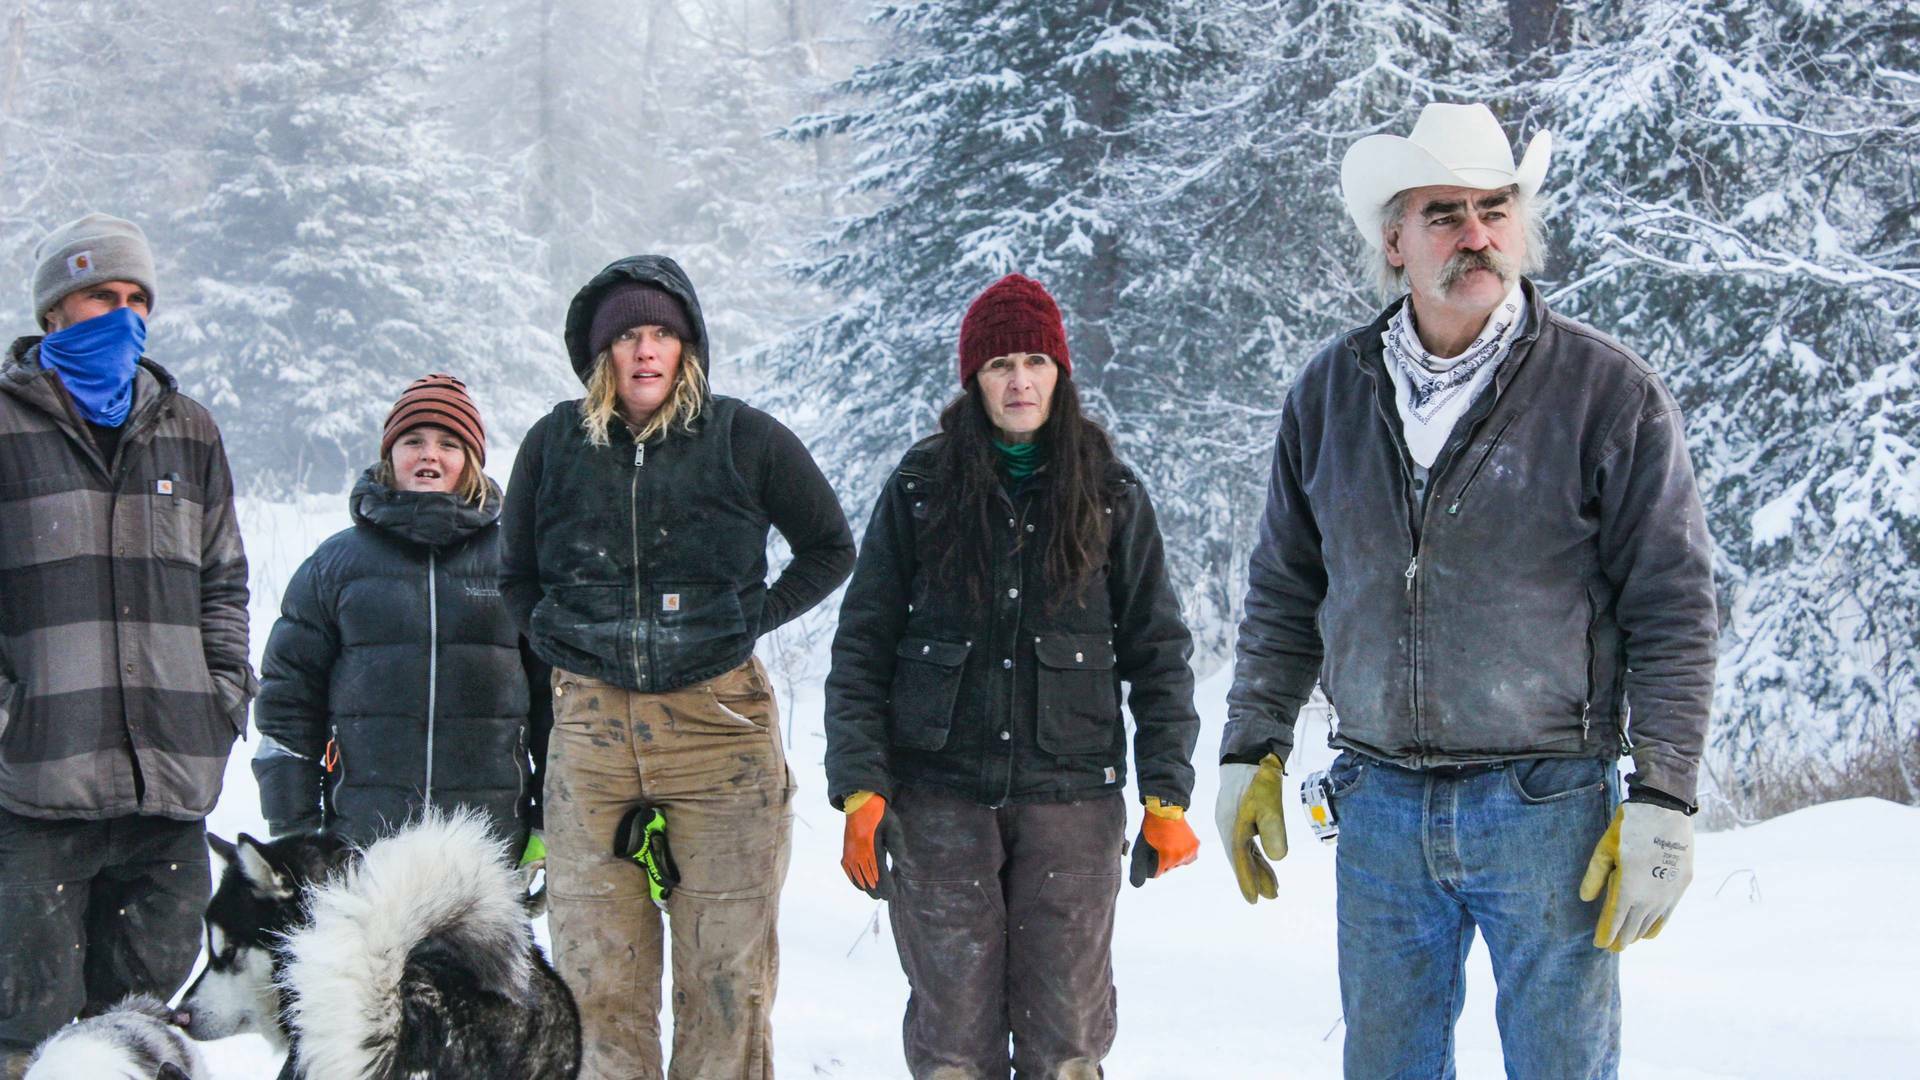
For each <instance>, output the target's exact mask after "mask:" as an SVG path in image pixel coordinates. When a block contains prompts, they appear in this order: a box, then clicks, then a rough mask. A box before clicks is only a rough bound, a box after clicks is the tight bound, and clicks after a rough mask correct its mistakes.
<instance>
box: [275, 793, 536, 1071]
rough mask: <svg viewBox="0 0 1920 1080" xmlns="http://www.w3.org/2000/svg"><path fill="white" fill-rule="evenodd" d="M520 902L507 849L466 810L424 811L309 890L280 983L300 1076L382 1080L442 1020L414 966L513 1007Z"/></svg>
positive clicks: (522, 976)
mask: <svg viewBox="0 0 1920 1080" xmlns="http://www.w3.org/2000/svg"><path fill="white" fill-rule="evenodd" d="M524 896H525V890H524V888H523V887H522V885H521V883H520V879H519V877H518V876H517V875H516V874H515V873H514V871H513V868H512V867H511V866H510V865H509V863H508V861H507V852H506V848H505V846H504V845H503V844H502V842H501V841H500V839H499V838H498V837H496V836H494V835H493V833H492V832H491V831H490V830H489V829H488V828H487V826H486V823H485V819H484V818H483V817H481V816H480V815H479V814H477V813H473V812H468V811H460V812H456V813H454V814H451V815H448V814H442V813H439V812H437V811H429V812H428V813H427V814H426V816H425V817H423V818H422V819H421V820H419V821H417V822H415V823H413V824H410V825H408V826H407V827H406V828H403V829H401V830H400V831H399V832H397V833H394V834H393V835H392V836H388V837H384V838H382V839H380V840H378V841H376V842H375V843H374V844H373V845H372V846H371V847H369V848H367V850H366V853H365V855H364V856H363V857H362V858H361V859H359V860H358V861H355V862H352V863H349V864H348V866H347V868H346V869H345V870H344V871H343V872H342V873H341V874H340V875H338V876H336V877H334V878H332V879H330V880H329V881H327V882H326V883H325V884H323V885H320V886H318V887H317V888H315V889H314V890H313V892H312V893H311V894H310V895H309V900H308V903H309V909H310V911H311V914H312V918H311V921H310V922H309V923H308V924H307V925H306V926H304V927H302V928H301V929H300V930H298V931H297V932H295V933H293V934H292V935H290V936H289V937H288V938H287V946H286V955H287V956H288V958H289V959H288V962H287V964H286V966H285V967H284V969H283V970H282V972H281V976H280V985H281V988H282V989H283V990H284V991H285V992H286V993H287V995H288V1001H289V1005H288V1009H287V1018H288V1020H289V1022H290V1023H289V1026H290V1027H291V1028H292V1029H293V1031H294V1033H295V1050H294V1052H295V1053H296V1054H298V1055H299V1059H300V1067H301V1068H302V1069H303V1070H304V1073H303V1075H305V1076H308V1077H313V1078H316V1080H319V1078H328V1077H384V1076H388V1075H390V1074H391V1072H392V1068H393V1065H394V1062H395V1057H396V1054H397V1053H398V1051H399V1048H400V1045H401V1043H402V1041H403V1040H410V1041H411V1040H414V1039H417V1038H418V1036H419V1035H420V1034H422V1032H421V1031H420V1025H421V1022H422V1021H429V1022H430V1018H432V1017H435V1016H437V1015H438V1014H439V1012H440V1009H439V1002H438V1001H437V1000H433V999H432V995H433V994H434V993H435V991H434V989H433V986H432V980H431V979H423V978H421V977H420V975H421V972H420V970H419V969H420V968H421V966H422V965H423V964H424V965H426V966H429V967H438V966H444V965H453V966H456V967H458V968H460V969H462V970H464V971H465V972H467V973H469V974H470V975H471V976H472V977H473V978H475V979H476V980H477V981H478V982H479V983H480V985H484V986H491V987H498V988H501V989H502V990H504V991H506V992H508V993H509V994H510V995H511V996H513V997H515V998H519V997H523V996H524V995H525V994H526V992H527V986H528V980H529V979H530V977H531V974H532V963H531V960H530V959H529V952H528V948H529V945H530V944H531V942H532V940H533V938H532V930H531V929H530V928H529V926H528V924H527V916H526V909H525V907H524V906H523V903H522V901H523V898H524Z"/></svg>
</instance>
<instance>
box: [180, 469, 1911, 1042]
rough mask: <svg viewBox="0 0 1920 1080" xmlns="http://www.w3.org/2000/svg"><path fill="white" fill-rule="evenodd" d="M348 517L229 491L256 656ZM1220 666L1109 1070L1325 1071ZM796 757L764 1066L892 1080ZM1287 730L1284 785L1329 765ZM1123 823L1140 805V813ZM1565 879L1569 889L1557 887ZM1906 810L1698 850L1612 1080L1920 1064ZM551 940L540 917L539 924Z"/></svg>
mask: <svg viewBox="0 0 1920 1080" xmlns="http://www.w3.org/2000/svg"><path fill="white" fill-rule="evenodd" d="M346 523H347V517H346V509H345V500H344V499H343V498H338V497H332V498H325V499H314V500H310V501H308V502H306V503H303V504H301V505H298V506H289V505H273V504H265V503H259V502H251V501H248V502H243V504H242V506H241V524H242V527H243V529H244V530H245V535H246V538H247V549H248V554H249V556H250V558H251V559H252V561H253V589H254V599H253V642H254V651H255V658H256V660H257V659H258V655H259V650H260V649H261V647H262V646H263V645H264V643H265V641H266V636H267V631H268V630H269V629H270V628H271V627H272V625H273V618H274V615H275V612H276V610H277V607H278V603H279V596H280V591H281V589H282V587H283V586H284V584H285V582H286V580H287V578H288V576H289V575H291V573H292V572H293V570H294V568H295V567H296V566H298V565H299V562H300V560H301V559H302V558H304V557H305V556H306V554H307V553H308V552H309V551H311V550H312V549H313V547H314V545H315V544H317V543H318V542H319V541H320V540H321V539H322V538H324V537H325V536H326V535H328V534H329V533H331V532H332V531H333V530H335V529H338V528H341V527H344V526H345V525H346ZM1228 677H1229V674H1228V673H1227V672H1224V671H1223V672H1221V673H1219V674H1217V675H1215V676H1214V677H1212V678H1210V679H1208V680H1207V681H1206V682H1204V683H1202V684H1201V687H1200V692H1199V702H1200V711H1201V716H1202V717H1203V719H1204V721H1205V730H1204V731H1203V732H1202V734H1201V737H1200V748H1201V749H1200V754H1199V755H1198V757H1199V759H1200V761H1201V767H1200V769H1199V774H1200V780H1199V789H1198V791H1197V792H1196V793H1195V803H1196V806H1197V807H1198V808H1199V809H1200V811H1201V812H1200V814H1199V815H1198V816H1197V818H1196V821H1195V828H1196V831H1197V832H1199V834H1200V836H1201V841H1202V844H1203V845H1204V846H1203V848H1202V851H1201V857H1200V862H1199V863H1198V864H1196V865H1194V866H1191V867H1187V868H1184V869H1182V870H1179V871H1176V872H1175V873H1174V874H1172V875H1170V876H1168V877H1166V878H1163V879H1161V880H1159V881H1156V882H1153V883H1151V884H1149V885H1148V886H1147V887H1146V888H1144V889H1139V890H1136V889H1133V888H1130V887H1123V890H1122V895H1121V897H1120V914H1119V927H1118V931H1117V935H1116V943H1115V949H1114V953H1115V955H1114V966H1115V975H1116V979H1117V982H1118V985H1119V992H1120V1036H1119V1041H1118V1042H1117V1043H1116V1045H1115V1047H1114V1051H1113V1054H1112V1056H1111V1057H1110V1058H1109V1059H1108V1060H1107V1071H1108V1074H1109V1075H1111V1076H1115V1077H1122V1078H1128V1077H1147V1078H1155V1080H1158V1078H1168V1080H1173V1078H1195V1080H1199V1078H1207V1080H1219V1078H1232V1080H1239V1078H1255V1077H1261V1078H1265V1077H1276V1078H1278V1077H1302V1078H1305V1077H1337V1076H1339V1075H1340V1038H1341V1031H1340V1026H1339V1021H1340V1003H1339V986H1338V982H1337V979H1336V976H1335V968H1334V917H1333V849H1332V848H1329V847H1323V846H1322V845H1320V844H1318V843H1316V842H1315V841H1314V839H1313V836H1312V833H1311V832H1309V831H1308V829H1307V827H1306V823H1305V820H1304V819H1303V818H1302V817H1301V816H1300V812H1299V811H1300V808H1299V806H1298V804H1297V803H1294V804H1293V805H1291V806H1290V807H1289V814H1290V820H1289V822H1288V836H1289V838H1290V839H1291V840H1292V844H1293V852H1292V854H1291V855H1290V856H1289V857H1288V858H1287V859H1286V861H1285V862H1283V863H1281V864H1280V866H1279V868H1278V869H1279V876H1280V889H1281V896H1280V899H1279V900H1278V901H1277V902H1273V901H1263V902H1262V903H1261V904H1260V905H1259V906H1258V907H1257V908H1254V907H1248V906H1247V905H1246V904H1245V903H1244V902H1242V901H1241V899H1240V895H1239V892H1238V890H1237V889H1236V888H1235V886H1234V883H1233V876H1232V873H1231V871H1230V870H1229V869H1228V868H1227V866H1226V863H1225V862H1224V860H1223V859H1222V858H1221V855H1220V849H1219V844H1218V842H1217V840H1216V839H1215V836H1214V832H1213V828H1212V825H1211V808H1212V806H1213V797H1214V788H1215V785H1214V777H1213V774H1212V770H1211V769H1210V768H1208V767H1207V766H1206V765H1205V761H1206V760H1207V757H1208V753H1209V751H1210V750H1211V748H1212V747H1214V746H1216V745H1217V743H1218V740H1219V735H1220V728H1221V725H1222V724H1223V723H1224V721H1225V715H1226V705H1225V696H1226V689H1227V681H1228ZM781 706H782V708H783V709H788V710H792V711H793V714H794V715H793V721H794V723H793V729H794V739H793V743H794V745H793V746H792V747H791V748H790V756H791V760H792V762H793V769H794V773H795V775H796V776H797V777H798V779H799V782H800V794H799V796H798V798H797V800H796V803H795V810H796V821H795V825H794V835H793V868H792V872H791V874H790V876H789V877H788V879H787V885H786V891H785V893H784V894H783V898H782V911H781V920H782V921H781V931H782V934H781V985H780V997H779V1001H778V1004H777V1005H776V1007H775V1011H774V1037H775V1047H776V1051H775V1057H776V1065H777V1069H778V1072H779V1073H780V1075H782V1076H789V1077H841V1078H854V1080H876V1078H885V1077H898V1076H904V1075H905V1070H904V1068H903V1066H902V1063H901V1057H900V1047H899V1032H900V1010H901V1007H902V1006H903V1005H904V1003H905V1001H906V993H907V989H906V981H905V979H904V978H903V977H902V976H901V974H900V967H899V964H898V962H897V961H896V960H895V958H894V953H893V943H892V941H891V940H890V936H889V933H888V930H887V924H886V919H885V917H884V913H883V912H882V911H881V910H880V905H879V904H877V903H876V902H874V901H871V900H869V899H867V898H866V897H865V896H863V895H861V894H860V893H858V892H855V891H854V890H853V889H852V888H851V887H850V886H849V885H847V883H846V880H845V879H844V878H843V877H842V876H841V873H840V868H839V856H840V820H839V819H840V815H839V814H838V813H837V812H836V811H834V810H833V809H832V808H831V807H829V806H828V805H827V803H826V800H825V797H824V792H823V787H824V782H823V777H822V773H821V768H820V761H821V757H822V753H823V750H824V747H825V740H824V737H823V736H822V734H821V698H820V693H819V688H818V686H817V685H816V686H814V687H812V688H810V689H808V690H807V691H805V692H803V693H802V694H801V696H800V697H799V699H798V700H797V701H782V702H781ZM1324 736H1325V731H1324V730H1323V729H1322V730H1303V731H1302V732H1301V737H1300V742H1301V749H1300V750H1299V751H1298V752H1297V753H1296V756H1295V759H1294V760H1293V761H1292V762H1290V763H1289V764H1290V770H1291V772H1292V773H1294V774H1295V775H1304V774H1305V772H1306V771H1307V770H1309V769H1312V768H1319V767H1321V765H1323V764H1324V763H1325V762H1326V761H1327V760H1330V759H1331V757H1332V754H1331V752H1330V751H1328V750H1327V749H1326V747H1325V745H1324V742H1325V739H1324ZM251 754H252V743H251V740H250V741H249V743H248V744H247V745H243V746H241V747H238V748H237V749H236V751H235V754H234V758H233V761H232V762H231V764H230V766H229V768H228V770H227V787H226V791H225V794H224V796H223V797H222V799H221V802H220V805H219V807H218V808H217V809H216V810H215V812H214V814H213V817H212V819H211V822H210V824H211V827H212V828H213V829H214V831H216V832H218V833H220V834H222V835H224V836H227V837H228V838H231V837H232V836H233V835H234V833H236V832H239V831H252V832H254V833H255V834H256V835H264V831H263V827H262V824H261V819H260V816H259V806H258V799H257V797H256V789H255V787H254V783H253V777H252V774H251V772H250V771H249V770H248V767H247V759H248V758H249V757H250V756H251ZM1133 816H1134V823H1133V825H1132V826H1130V831H1131V829H1132V828H1137V826H1138V817H1139V810H1138V808H1137V807H1135V808H1134V811H1133ZM1567 887H1568V888H1573V887H1574V883H1573V882H1568V885H1567ZM1915 896H1920V809H1914V808H1911V807H1904V806H1897V805H1894V804H1891V803H1886V802H1881V801H1878V800H1855V801H1851V802H1843V803H1832V804H1828V805H1824V806H1818V807H1813V808H1811V809H1807V810H1802V811H1800V812H1798V813H1794V814H1789V815H1787V816H1785V817H1781V818H1777V819H1774V820H1772V821H1768V822H1765V823H1763V824H1761V825H1758V826H1754V827H1752V828H1747V829H1741V830H1737V831H1733V832H1723V833H1712V834H1706V835H1703V836H1701V837H1700V842H1699V853H1698V863H1697V870H1696V878H1695V881H1694V885H1693V889H1692V891H1691V892H1690V893H1689V894H1688V896H1687V898H1686V900H1685V901H1684V902H1683V903H1682V905H1681V907H1680V910H1679V912H1678V913H1677V915H1676V916H1675V918H1674V921H1673V923H1672V924H1671V926H1670V927H1669V929H1668V930H1667V931H1666V932H1665V933H1664V934H1663V935H1662V936H1661V937H1660V938H1659V939H1658V940H1655V941H1652V942H1646V943H1642V944H1638V945H1634V946H1632V947H1631V948H1629V949H1628V950H1627V951H1626V953H1625V954H1624V959H1623V961H1622V972H1623V974H1622V978H1623V981H1624V988H1623V994H1624V999H1625V1009H1626V1021H1625V1023H1626V1027H1625V1055H1624V1063H1623V1067H1622V1074H1623V1075H1625V1076H1628V1077H1632V1078H1659V1080H1704V1078H1709V1077H1811V1076H1819V1077H1829V1078H1839V1077H1863V1078H1865V1077H1874V1078H1882V1077H1891V1076H1913V1075H1916V1072H1915V1070H1916V1069H1917V1068H1920V1066H1917V1065H1916V1062H1920V992H1916V990H1915V987H1914V982H1913V980H1914V976H1915V973H1916V972H1920V934H1916V933H1915V932H1914V930H1913V926H1912V919H1911V916H1910V912H1911V911H1912V908H1910V907H1909V906H1908V905H1909V904H1911V903H1912V902H1913V898H1914V897H1915ZM541 930H542V932H543V933H544V927H542V928H541ZM1458 1046H1459V1059H1460V1073H1461V1075H1462V1076H1465V1077H1486V1076H1498V1075H1502V1071H1501V1067H1500V1050H1499V1040H1498V1037H1497V1035H1496V1033H1495V1029H1494V1020H1493V981H1492V975H1491V973H1490V971H1489V969H1488V967H1487V960H1486V951H1485V949H1484V948H1482V947H1480V946H1478V945H1476V946H1475V950H1474V953H1473V956H1472V959H1471V961H1470V963H1469V972H1468V999H1467V1007H1466V1014H1465V1016H1464V1017H1462V1019H1461V1022H1460V1027H1459V1043H1458ZM209 1049H210V1054H209V1056H210V1059H211V1061H212V1063H213V1065H214V1067H215V1069H216V1075H218V1076H221V1077H234V1078H239V1077H265V1076H272V1075H273V1074H274V1071H275V1070H276V1069H277V1068H278V1062H277V1061H276V1060H275V1059H274V1056H273V1055H272V1054H271V1053H269V1052H268V1050H267V1047H266V1044H265V1042H264V1041H263V1040H261V1039H259V1038H258V1037H255V1036H241V1037H238V1038H234V1039H228V1040H224V1041H223V1042H221V1043H217V1044H213V1045H212V1046H211V1047H210V1048H209Z"/></svg>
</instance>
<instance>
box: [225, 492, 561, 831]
mask: <svg viewBox="0 0 1920 1080" xmlns="http://www.w3.org/2000/svg"><path fill="white" fill-rule="evenodd" d="M349 505H350V507H351V508H352V512H353V521H354V524H353V527H352V528H350V529H345V530H342V531H341V532H338V533H336V534H334V535H333V536H332V537H329V538H328V539H327V540H326V541H325V542H324V543H322V544H321V545H320V547H319V548H318V549H316V550H315V551H314V553H313V554H312V555H311V556H309V557H308V558H307V561H306V562H305V563H303V564H301V566H300V569H299V570H297V571H295V573H294V575H293V579H292V581H291V582H289V584H288V585H287V590H286V594H285V596H284V597H283V598H282V600H281V607H280V619H279V621H278V622H276V623H275V624H274V627H273V633H272V634H271V635H270V636H269V637H268V638H267V651H266V656H265V658H264V660H263V661H262V663H261V686H260V698H259V700H258V701H257V702H256V703H255V706H254V708H255V712H254V716H255V723H256V724H257V725H258V726H259V728H260V732H261V734H262V735H265V736H266V738H265V739H264V740H263V741H262V744H261V747H260V749H259V751H258V752H257V753H256V754H255V756H254V761H253V769H254V774H255V775H256V776H257V777H258V778H259V781H260V806H261V810H262V812H263V813H264V814H265V815H266V818H267V821H268V823H269V825H270V826H271V827H272V829H273V831H274V832H275V833H276V834H278V833H285V832H289V831H292V830H295V829H301V828H315V827H322V826H324V827H325V828H327V829H329V830H330V831H333V832H335V833H338V834H340V835H343V836H345V837H347V838H348V839H351V840H354V841H357V842H361V843H365V842H368V841H370V840H372V839H373V838H375V837H376V836H379V835H380V834H381V833H382V832H384V831H386V830H387V829H388V828H390V827H391V826H393V825H397V824H399V823H401V822H404V821H405V820H406V819H407V818H408V817H409V816H410V815H412V814H413V813H415V812H416V811H418V810H419V809H420V808H421V807H422V806H423V805H428V804H430V805H433V806H437V807H442V808H451V807H453V806H456V805H467V806H472V807H475V808H478V809H480V810H482V811H484V812H485V813H486V814H487V816H488V817H489V818H490V819H491V821H492V822H493V825H494V828H495V829H496V830H497V831H499V832H500V833H501V835H502V837H503V838H505V839H508V840H514V839H516V838H518V837H520V836H522V835H523V834H524V832H525V830H526V829H527V828H528V827H529V826H530V825H531V824H536V823H534V822H531V821H530V820H529V815H530V814H531V813H532V812H533V806H532V805H531V804H532V803H533V801H534V797H535V796H537V794H538V793H539V787H538V784H537V782H536V779H535V776H536V769H535V766H536V763H537V762H538V760H539V759H540V758H544V756H545V754H544V752H543V744H544V741H545V734H546V730H547V728H549V727H550V726H551V720H550V717H551V712H550V705H549V704H548V702H549V700H550V699H549V697H548V695H547V693H546V686H545V673H544V669H543V668H540V669H535V670H533V671H532V672H529V670H528V666H527V665H528V664H529V663H533V664H537V661H533V660H532V658H531V657H527V656H523V651H522V649H521V647H520V637H519V633H518V632H517V631H516V630H515V629H514V626H513V620H512V618H511V617H510V616H509V615H508V614H507V608H506V604H505V603H504V602H502V600H501V595H500V528H499V524H498V518H499V516H500V505H501V497H500V489H499V488H498V487H497V486H495V485H494V484H492V483H491V482H489V484H488V491H487V495H486V498H485V499H484V500H483V501H482V502H481V504H480V505H478V506H475V505H473V504H471V503H467V502H462V501H461V500H460V499H458V498H456V497H455V496H453V495H446V494H439V493H424V492H401V491H395V490H393V489H392V488H390V487H388V486H386V485H385V484H382V483H380V482H378V481H377V480H375V479H374V473H373V470H368V472H367V473H366V475H364V476H362V477H361V479H360V482H359V483H358V484H356V485H355V486H354V489H353V494H352V496H351V497H350V499H349ZM530 685H531V686H532V688H533V689H534V690H535V691H536V692H535V693H532V694H529V686H530ZM515 850H516V851H517V850H518V849H517V848H516V849H515Z"/></svg>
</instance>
